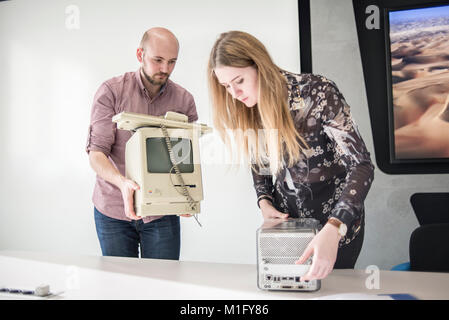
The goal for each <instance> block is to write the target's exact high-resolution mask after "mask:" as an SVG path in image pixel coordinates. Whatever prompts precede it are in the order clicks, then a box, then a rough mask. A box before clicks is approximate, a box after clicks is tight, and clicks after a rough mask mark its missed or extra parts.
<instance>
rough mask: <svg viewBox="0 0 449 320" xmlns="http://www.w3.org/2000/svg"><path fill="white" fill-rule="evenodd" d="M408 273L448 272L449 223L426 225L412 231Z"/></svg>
mask: <svg viewBox="0 0 449 320" xmlns="http://www.w3.org/2000/svg"><path fill="white" fill-rule="evenodd" d="M410 271H428V272H449V223H438V224H426V225H423V226H420V227H418V228H417V229H416V230H415V231H413V233H412V235H411V237H410Z"/></svg>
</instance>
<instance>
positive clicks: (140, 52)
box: [136, 48, 143, 62]
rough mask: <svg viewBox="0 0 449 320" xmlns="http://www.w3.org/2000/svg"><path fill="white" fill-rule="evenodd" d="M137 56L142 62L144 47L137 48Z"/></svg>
mask: <svg viewBox="0 0 449 320" xmlns="http://www.w3.org/2000/svg"><path fill="white" fill-rule="evenodd" d="M136 56H137V60H139V62H142V60H143V49H142V48H137V52H136Z"/></svg>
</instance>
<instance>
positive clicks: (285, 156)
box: [207, 31, 307, 175]
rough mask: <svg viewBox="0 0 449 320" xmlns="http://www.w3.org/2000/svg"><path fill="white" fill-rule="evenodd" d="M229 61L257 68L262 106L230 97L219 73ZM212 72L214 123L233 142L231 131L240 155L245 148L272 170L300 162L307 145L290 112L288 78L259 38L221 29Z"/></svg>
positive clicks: (252, 159) (248, 154) (230, 64)
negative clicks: (220, 68)
mask: <svg viewBox="0 0 449 320" xmlns="http://www.w3.org/2000/svg"><path fill="white" fill-rule="evenodd" d="M225 66H228V67H236V68H245V67H248V66H253V67H255V68H256V69H257V74H258V84H259V88H258V92H259V93H258V94H259V97H258V104H257V106H255V107H252V108H248V107H246V106H245V104H243V103H242V102H240V101H238V100H235V99H232V97H230V95H229V94H228V92H227V90H226V88H224V87H223V86H222V85H221V84H220V83H219V82H218V79H217V77H216V75H215V72H214V69H215V68H217V67H225ZM207 71H208V83H209V92H210V95H211V100H212V105H213V122H214V126H215V128H216V129H217V130H218V132H219V134H220V136H221V138H222V139H223V141H224V142H225V143H226V145H228V147H229V146H230V143H229V141H230V140H229V138H228V137H227V134H226V133H227V131H228V130H231V132H232V134H233V137H234V139H235V142H236V144H237V146H238V149H237V151H238V154H239V155H240V154H241V151H242V150H243V152H244V155H245V157H246V159H247V160H250V162H251V164H252V165H254V164H255V165H257V166H258V167H259V169H269V171H270V173H271V174H273V175H276V174H277V173H279V171H280V170H281V169H283V168H285V167H286V166H288V167H291V166H293V165H294V164H295V163H296V162H297V161H299V159H300V158H301V153H302V150H303V149H305V148H307V144H306V142H305V141H304V139H303V138H302V137H301V135H300V134H299V133H298V132H297V130H296V128H295V126H294V123H293V119H292V117H291V115H290V111H289V108H288V105H287V103H288V91H287V83H286V80H285V78H284V76H283V75H282V74H281V73H280V71H281V70H280V68H279V67H278V66H276V65H275V64H274V63H273V61H272V59H271V57H270V55H269V53H268V51H267V49H266V48H265V46H264V45H263V44H262V43H261V42H260V41H259V40H257V39H256V38H255V37H253V36H252V35H250V34H248V33H246V32H241V31H230V32H226V33H222V34H221V35H220V36H219V38H218V39H217V41H216V42H215V44H214V46H213V48H212V51H211V54H210V57H209V64H208V70H207ZM231 151H232V150H231Z"/></svg>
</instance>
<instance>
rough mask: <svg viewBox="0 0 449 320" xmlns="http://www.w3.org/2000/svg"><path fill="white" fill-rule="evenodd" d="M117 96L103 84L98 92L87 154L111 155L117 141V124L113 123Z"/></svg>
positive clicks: (94, 102)
mask: <svg viewBox="0 0 449 320" xmlns="http://www.w3.org/2000/svg"><path fill="white" fill-rule="evenodd" d="M114 107H115V96H114V94H113V92H112V90H111V89H110V87H109V86H108V85H107V84H106V83H103V84H102V85H101V86H100V88H99V89H98V90H97V92H96V94H95V97H94V101H93V105H92V112H91V119H90V124H89V132H88V136H87V143H86V152H87V153H89V152H90V151H101V152H103V153H104V154H105V155H106V156H109V155H110V152H111V146H112V145H113V144H114V141H115V131H116V130H117V127H116V124H115V123H113V122H112V117H113V116H114V115H115V110H114Z"/></svg>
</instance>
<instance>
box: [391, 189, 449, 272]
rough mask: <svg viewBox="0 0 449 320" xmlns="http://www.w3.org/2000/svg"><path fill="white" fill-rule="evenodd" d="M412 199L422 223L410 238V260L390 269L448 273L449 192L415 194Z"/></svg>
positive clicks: (417, 216) (419, 220) (414, 208)
mask: <svg viewBox="0 0 449 320" xmlns="http://www.w3.org/2000/svg"><path fill="white" fill-rule="evenodd" d="M410 202H411V205H412V207H413V210H414V211H415V214H416V218H417V219H418V222H419V224H420V226H419V227H418V228H417V229H415V231H413V233H412V235H411V237H410V244H409V251H410V262H405V263H401V264H399V265H396V266H394V267H393V268H392V269H391V270H393V271H429V272H432V271H434V272H449V193H443V192H441V193H415V194H413V195H412V196H411V198H410Z"/></svg>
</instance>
